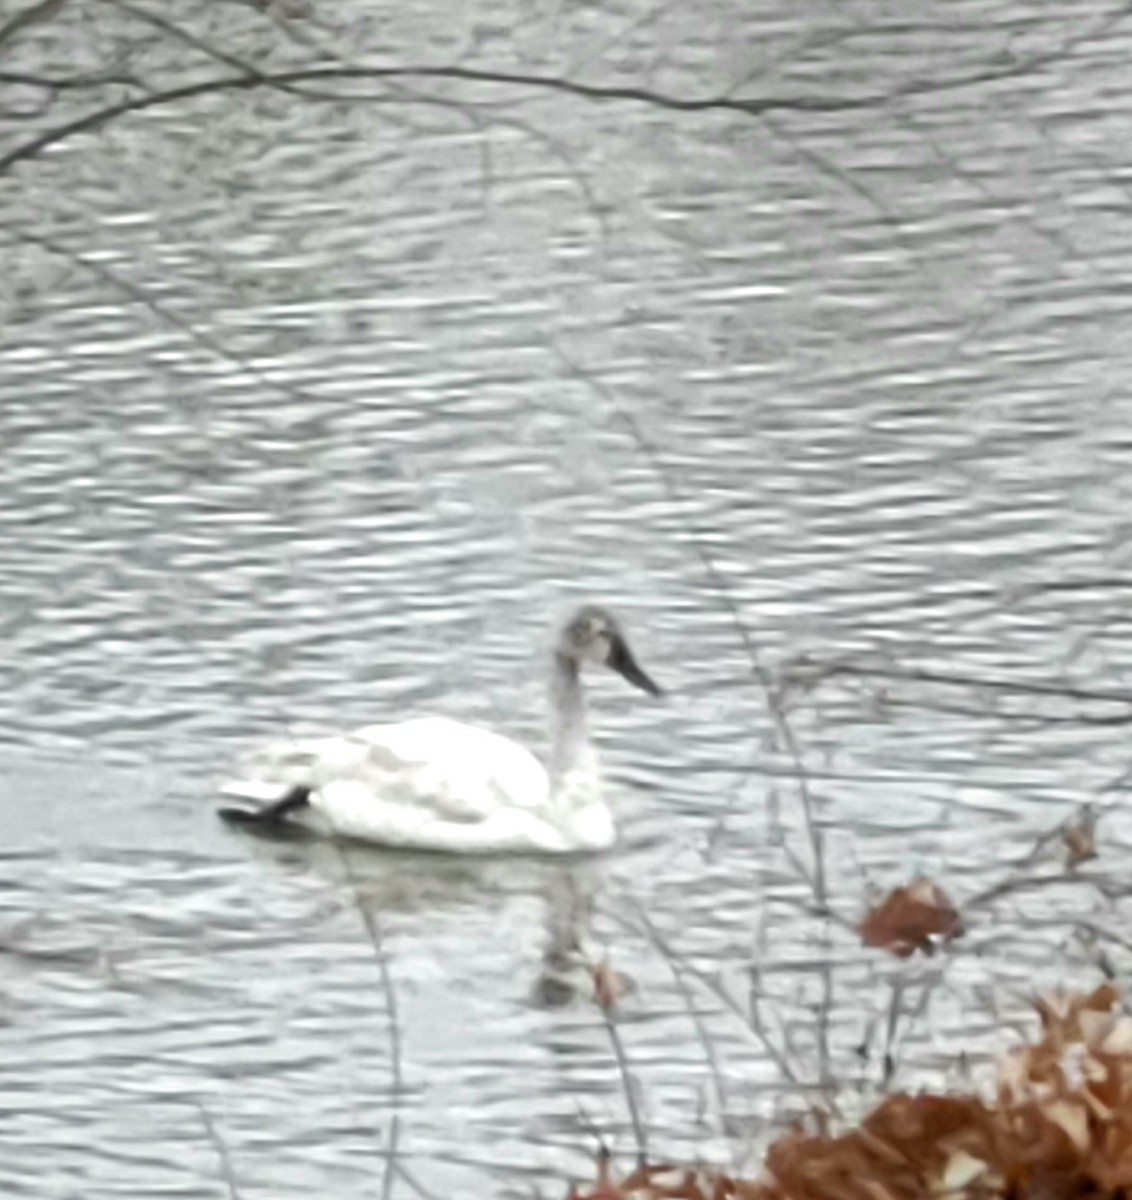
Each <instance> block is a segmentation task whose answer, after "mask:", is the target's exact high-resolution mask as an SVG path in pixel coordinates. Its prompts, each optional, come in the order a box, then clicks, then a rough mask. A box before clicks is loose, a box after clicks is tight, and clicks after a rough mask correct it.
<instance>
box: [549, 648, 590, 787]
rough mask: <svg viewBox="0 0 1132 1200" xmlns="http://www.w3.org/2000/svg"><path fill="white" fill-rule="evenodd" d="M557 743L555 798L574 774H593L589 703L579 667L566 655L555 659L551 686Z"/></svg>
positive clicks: (553, 749)
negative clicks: (588, 713) (566, 778)
mask: <svg viewBox="0 0 1132 1200" xmlns="http://www.w3.org/2000/svg"><path fill="white" fill-rule="evenodd" d="M550 708H551V719H552V731H553V742H552V746H551V752H550V790H551V794H552V795H553V794H554V793H555V792H556V791H557V790H558V789H559V786H560V784H561V783H562V782H563V780H564V779H565V777H566V776H567V775H568V774H569V773H570V772H571V771H574V770H578V769H582V770H587V771H589V770H593V769H594V767H595V762H594V757H593V750H592V748H591V746H590V740H589V735H588V734H587V732H586V699H585V693H584V691H583V689H582V681H581V679H580V678H579V673H578V664H577V663H576V662H575V661H574V660H573V659H572V658H567V657H566V656H565V655H562V654H555V656H554V674H553V675H552V677H551V682H550Z"/></svg>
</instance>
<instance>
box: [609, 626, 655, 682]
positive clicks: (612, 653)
mask: <svg viewBox="0 0 1132 1200" xmlns="http://www.w3.org/2000/svg"><path fill="white" fill-rule="evenodd" d="M605 661H606V662H607V663H608V665H609V666H610V667H612V668H613V670H615V671H616V672H617V674H618V675H621V676H622V677H623V678H625V679H627V680H628V681H629V682H630V683H631V684H632V685H633V686H634V687H639V688H640V689H641V691H642V692H648V694H649V695H650V696H660V695H663V693H662V692H661V690H660V688H658V687H657V686H656V684H655V683H653V681H652V680H651V679H650V678H649V677H648V676H647V675H646V674H645V673H644V671H643V670H641V668H640V666H638V664H637V660H636V659H635V658H634V657H633V653H632V651H631V650H630V649H629V647H628V644H627V643H626V641H625V639H624V638H623V637H621V635H620V634H615V635H614V636H613V639H612V641H611V642H610V646H609V657H608V658H607V659H606V660H605Z"/></svg>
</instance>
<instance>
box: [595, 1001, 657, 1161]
mask: <svg viewBox="0 0 1132 1200" xmlns="http://www.w3.org/2000/svg"><path fill="white" fill-rule="evenodd" d="M598 1008H599V1009H600V1011H601V1015H602V1019H603V1020H604V1022H605V1029H606V1032H607V1033H608V1034H609V1044H610V1045H611V1046H612V1047H613V1056H614V1058H616V1059H617V1070H618V1072H619V1074H620V1076H621V1083H622V1087H623V1090H624V1092H625V1107H626V1108H627V1109H628V1112H629V1123H630V1124H631V1125H632V1127H633V1141H634V1143H635V1145H636V1149H637V1163H638V1165H639V1166H644V1165H645V1163H646V1162H647V1161H648V1141H647V1139H646V1137H645V1125H644V1121H643V1120H642V1119H641V1106H640V1103H639V1099H638V1096H637V1086H636V1082H635V1081H634V1079H633V1075H632V1073H631V1072H630V1070H629V1059H628V1056H627V1055H626V1053H625V1046H624V1043H623V1042H622V1041H621V1031H620V1029H618V1027H617V1017H616V1014H615V1013H614V1012H613V1009H612V1007H611V1006H606V1005H604V1004H599V1005H598Z"/></svg>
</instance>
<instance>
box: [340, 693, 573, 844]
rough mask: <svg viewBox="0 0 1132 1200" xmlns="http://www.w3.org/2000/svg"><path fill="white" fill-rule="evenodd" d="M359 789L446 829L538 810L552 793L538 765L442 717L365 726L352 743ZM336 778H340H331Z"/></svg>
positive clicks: (506, 744) (503, 742)
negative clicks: (359, 758) (504, 811)
mask: <svg viewBox="0 0 1132 1200" xmlns="http://www.w3.org/2000/svg"><path fill="white" fill-rule="evenodd" d="M350 740H351V741H352V742H353V743H354V744H355V745H356V746H357V747H359V749H360V750H361V753H362V754H363V756H364V758H363V762H362V763H361V764H359V765H360V772H356V773H353V774H352V778H353V779H355V780H358V779H359V778H360V781H361V782H364V783H365V784H366V786H367V788H368V790H369V791H370V792H371V793H372V794H373V795H374V796H375V797H379V798H380V799H382V800H387V801H389V802H393V803H398V804H402V805H405V806H410V807H416V808H418V809H420V810H421V811H422V812H427V813H428V814H429V815H430V816H432V817H434V818H436V819H439V820H446V821H468V822H473V821H483V820H486V819H487V818H488V817H490V816H491V815H492V814H493V813H496V812H498V811H499V810H500V809H501V808H508V807H519V808H540V807H542V806H544V805H545V804H546V801H547V798H548V794H549V785H548V781H547V776H546V771H545V770H544V769H543V767H542V765H541V764H540V763H539V761H538V759H536V758H535V757H534V755H533V754H531V753H530V751H529V750H526V749H524V748H523V747H522V746H520V745H519V744H518V743H516V742H512V741H510V740H509V739H508V738H505V737H501V736H500V735H499V734H497V733H492V732H491V731H490V730H487V729H481V728H479V727H478V726H475V725H466V724H464V723H463V722H460V721H452V720H449V719H448V718H447V717H421V718H418V719H415V720H410V721H401V722H398V723H397V724H395V725H370V726H367V727H365V728H364V729H359V730H357V731H356V732H355V733H354V734H353V735H352V736H351V739H350ZM336 778H341V774H340V773H339V774H336Z"/></svg>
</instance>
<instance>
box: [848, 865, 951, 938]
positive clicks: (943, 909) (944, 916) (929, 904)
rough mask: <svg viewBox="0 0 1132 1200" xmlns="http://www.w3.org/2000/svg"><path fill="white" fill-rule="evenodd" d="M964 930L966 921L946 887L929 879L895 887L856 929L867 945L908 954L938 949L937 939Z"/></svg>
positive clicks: (871, 909) (862, 919)
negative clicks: (947, 893) (950, 898)
mask: <svg viewBox="0 0 1132 1200" xmlns="http://www.w3.org/2000/svg"><path fill="white" fill-rule="evenodd" d="M962 932H963V923H962V921H961V920H960V918H959V913H958V911H957V910H956V908H955V906H954V905H953V904H952V903H951V901H950V900H949V899H948V897H947V895H946V894H945V893H944V891H943V889H942V888H941V887H939V886H938V884H935V883H932V881H931V880H930V879H923V878H920V879H915V880H913V881H912V883H910V884H908V885H907V886H906V887H898V888H893V890H892V891H891V892H889V893H888V894H887V895H886V896H884V898H883V899H881V900H880V901H879V903H877V904H875V905H873V907H872V908H870V909H869V911H868V912H867V913H866V914H865V915H864V917H862V918H861V920H860V922H859V923H858V925H857V933H858V934H859V935H860V937H861V941H863V942H864V943H865V945H866V946H873V947H875V948H877V949H878V950H887V951H889V952H890V953H891V954H895V955H896V956H897V957H899V958H907V957H908V956H909V955H911V954H914V953H915V952H916V951H917V950H922V951H923V952H924V953H925V954H932V953H934V952H935V948H936V941H937V940H939V941H949V940H950V939H951V938H954V937H959V936H960V934H962Z"/></svg>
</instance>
